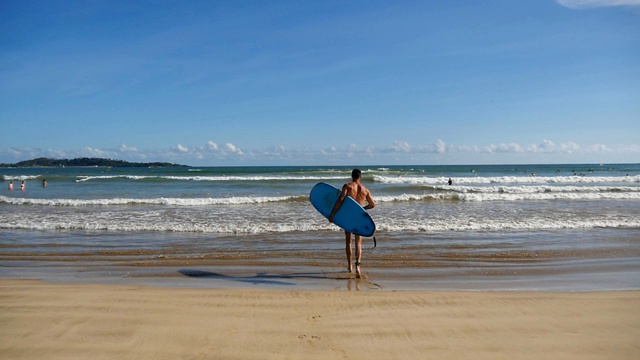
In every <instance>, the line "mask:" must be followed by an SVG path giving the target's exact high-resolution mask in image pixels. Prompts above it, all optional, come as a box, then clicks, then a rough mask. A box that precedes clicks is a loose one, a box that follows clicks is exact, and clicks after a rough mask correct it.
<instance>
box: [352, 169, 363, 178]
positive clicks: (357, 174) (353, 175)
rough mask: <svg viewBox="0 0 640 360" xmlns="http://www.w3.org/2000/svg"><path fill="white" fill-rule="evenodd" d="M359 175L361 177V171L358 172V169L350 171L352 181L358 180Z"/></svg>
mask: <svg viewBox="0 0 640 360" xmlns="http://www.w3.org/2000/svg"><path fill="white" fill-rule="evenodd" d="M361 175H362V171H360V169H353V171H351V178H352V179H353V180H358V179H360V176H361Z"/></svg>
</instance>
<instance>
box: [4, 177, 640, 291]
mask: <svg viewBox="0 0 640 360" xmlns="http://www.w3.org/2000/svg"><path fill="white" fill-rule="evenodd" d="M359 168H360V169H361V170H362V171H363V183H364V184H365V186H367V187H368V188H369V189H370V190H371V192H372V194H373V196H374V199H375V200H376V204H377V206H376V207H375V208H374V209H372V210H370V214H371V216H372V218H373V219H374V221H375V223H376V226H377V231H376V240H377V247H376V248H375V249H373V248H372V247H373V241H372V240H371V239H365V240H364V241H365V242H364V244H365V245H364V248H365V250H364V254H363V260H362V263H363V272H364V273H365V275H366V279H364V280H362V281H361V282H359V281H356V280H354V279H352V277H351V276H350V275H349V274H347V273H346V267H347V265H346V257H345V254H344V234H343V233H342V232H341V231H340V230H339V229H338V228H337V227H335V226H334V225H332V224H330V223H329V222H328V221H327V220H326V219H325V218H323V217H322V216H321V215H320V214H318V213H317V212H316V211H315V210H314V209H313V207H312V206H311V205H310V203H309V191H310V190H311V188H312V187H313V185H315V184H316V183H318V182H326V183H329V184H332V185H334V186H336V187H338V188H340V187H341V185H342V184H344V183H346V182H348V181H349V176H350V172H351V169H352V167H344V166H299V167H296V166H288V167H178V168H101V167H95V168H19V169H16V168H1V169H0V178H1V179H2V180H3V181H4V188H3V189H1V191H0V277H5V278H12V277H19V278H38V279H43V280H47V281H67V282H68V281H74V282H75V281H82V282H106V283H112V282H115V283H135V284H149V285H161V286H183V287H227V286H256V287H285V288H303V289H334V288H335V289H352V288H360V289H371V290H373V289H433V290H473V291H491V290H513V291H520V290H528V291H542V290H544V291H592V290H597V291H599V290H627V289H640V164H586V165H585V164H567V165H473V166H471V165H469V166H458V165H456V166H361V167H359ZM44 179H46V181H47V187H43V186H42V185H41V184H42V181H43V180H44ZM449 179H451V182H452V183H451V184H449ZM9 181H13V182H14V187H15V188H14V190H13V191H9V190H8V189H7V187H8V183H9ZM22 181H24V182H25V184H26V189H25V190H24V191H20V190H19V189H20V183H21V182H22Z"/></svg>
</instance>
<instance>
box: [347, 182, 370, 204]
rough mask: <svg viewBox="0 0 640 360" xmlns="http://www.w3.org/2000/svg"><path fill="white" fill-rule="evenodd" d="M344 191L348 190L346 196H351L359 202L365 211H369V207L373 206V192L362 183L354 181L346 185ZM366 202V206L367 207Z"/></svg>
mask: <svg viewBox="0 0 640 360" xmlns="http://www.w3.org/2000/svg"><path fill="white" fill-rule="evenodd" d="M342 190H343V191H345V190H346V193H347V194H346V195H347V196H351V197H352V198H353V199H354V200H355V201H357V202H358V204H360V205H361V206H362V207H364V208H365V210H368V209H370V208H372V207H373V206H371V207H367V206H369V205H371V204H373V199H372V198H371V192H370V191H369V189H367V188H366V187H365V186H364V185H362V184H361V183H360V181H353V182H350V183H348V184H344V186H343V187H342ZM365 202H366V206H365Z"/></svg>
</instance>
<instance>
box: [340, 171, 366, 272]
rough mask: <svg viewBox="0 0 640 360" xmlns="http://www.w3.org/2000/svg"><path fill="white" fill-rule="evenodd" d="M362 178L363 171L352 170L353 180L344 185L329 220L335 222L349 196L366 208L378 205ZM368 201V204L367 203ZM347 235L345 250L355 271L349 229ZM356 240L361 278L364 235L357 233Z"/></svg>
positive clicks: (357, 267)
mask: <svg viewBox="0 0 640 360" xmlns="http://www.w3.org/2000/svg"><path fill="white" fill-rule="evenodd" d="M361 178H362V172H361V171H360V170H358V169H353V171H352V172H351V180H352V181H351V182H350V183H348V184H344V186H343V187H342V191H341V192H340V195H339V196H338V200H336V204H335V205H334V206H333V210H332V211H331V215H329V222H331V223H333V218H334V216H335V215H336V212H338V210H339V209H340V207H341V206H342V203H343V201H344V199H345V198H346V197H347V196H351V197H352V198H353V199H354V200H355V201H356V202H357V203H358V204H360V205H362V207H364V209H365V210H369V209H373V208H374V207H375V206H376V203H375V201H373V198H372V197H371V192H370V191H369V189H367V188H366V187H365V186H364V185H362V184H361V183H360V180H361ZM365 203H366V204H365ZM344 235H345V250H346V253H347V263H348V267H347V268H348V269H349V272H353V266H352V265H351V257H352V256H351V255H352V250H351V235H352V234H351V233H350V232H348V231H345V232H344ZM355 240H356V246H355V247H356V262H355V266H356V277H357V278H359V277H360V276H361V273H360V271H361V269H360V266H361V263H360V261H361V260H362V236H361V235H355Z"/></svg>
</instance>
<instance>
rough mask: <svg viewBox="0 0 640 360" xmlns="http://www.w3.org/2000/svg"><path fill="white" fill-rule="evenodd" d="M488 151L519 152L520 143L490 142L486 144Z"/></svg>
mask: <svg viewBox="0 0 640 360" xmlns="http://www.w3.org/2000/svg"><path fill="white" fill-rule="evenodd" d="M487 152H488V153H520V152H522V147H521V146H520V144H515V143H510V144H498V145H496V144H491V145H489V146H487Z"/></svg>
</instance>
